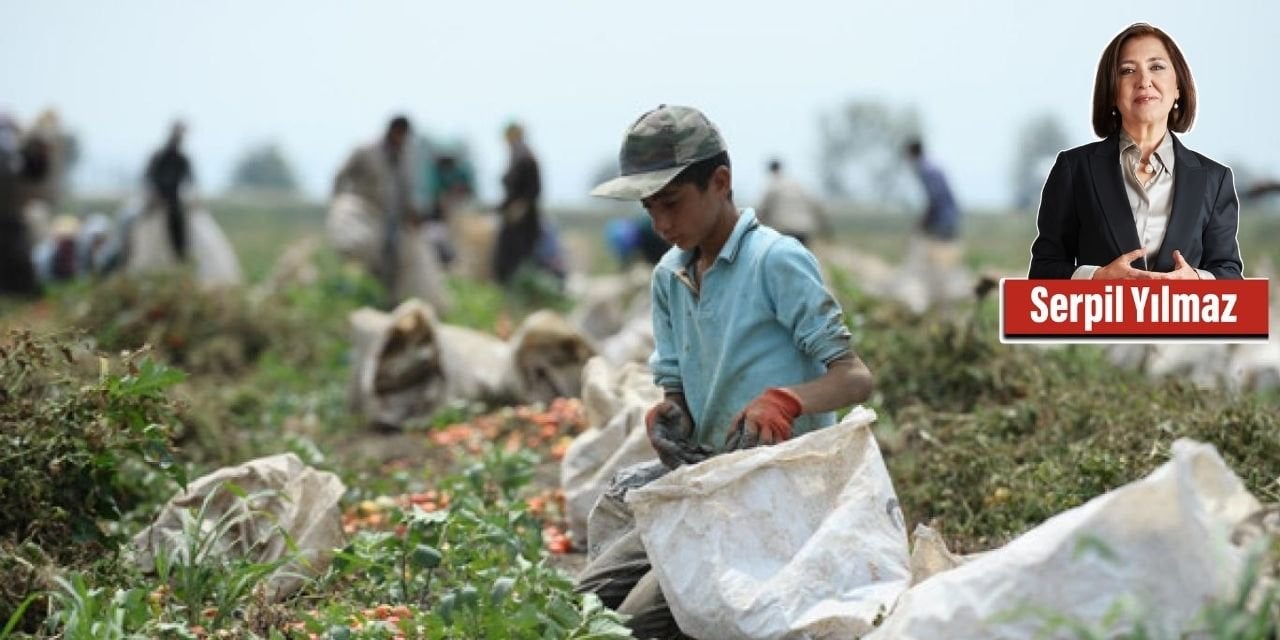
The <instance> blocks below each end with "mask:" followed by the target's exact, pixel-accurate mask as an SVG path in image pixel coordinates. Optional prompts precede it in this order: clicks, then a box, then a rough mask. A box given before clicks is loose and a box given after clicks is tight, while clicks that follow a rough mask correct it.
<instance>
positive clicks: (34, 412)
mask: <svg viewBox="0 0 1280 640" xmlns="http://www.w3.org/2000/svg"><path fill="white" fill-rule="evenodd" d="M182 379H183V374H181V373H180V372H177V371H174V370H172V369H168V368H166V367H163V366H161V365H159V364H157V363H155V362H154V361H153V360H151V359H150V354H149V352H148V351H147V350H145V349H144V350H139V351H135V352H128V353H125V354H123V355H122V356H120V358H119V359H118V361H116V362H114V363H113V362H112V361H111V360H110V359H108V358H107V357H105V356H102V355H96V354H94V353H93V352H92V351H91V350H89V349H88V348H86V347H85V346H84V345H83V344H82V343H80V342H77V341H76V340H75V339H73V338H69V337H67V336H38V335H35V334H33V333H31V332H28V331H21V330H19V331H13V332H10V333H8V334H6V335H4V336H3V337H2V338H0V438H3V440H4V442H5V447H4V453H0V504H4V505H5V509H3V510H0V568H2V569H6V570H7V571H11V573H9V576H11V577H13V578H15V579H12V580H8V581H6V582H5V584H3V585H0V610H4V611H13V610H15V609H16V608H17V606H18V604H19V603H20V602H22V601H23V600H25V599H26V598H27V597H28V594H29V593H30V591H31V590H32V589H40V588H41V587H42V586H43V584H42V583H43V581H44V579H43V578H41V576H42V575H44V574H45V573H47V569H48V567H50V566H75V567H81V568H88V567H90V565H97V564H101V563H102V562H104V559H105V561H107V562H110V561H111V558H112V557H114V556H115V555H116V553H117V549H118V548H119V545H120V543H121V542H122V541H123V536H122V535H121V533H120V531H119V529H118V528H117V527H112V526H109V523H113V522H115V523H118V522H120V521H121V520H123V519H124V518H125V517H126V514H127V513H129V512H130V511H131V510H133V509H135V508H138V507H140V506H141V505H143V504H146V503H149V502H151V501H153V500H155V498H156V496H157V495H160V494H164V493H167V492H169V491H171V490H172V489H171V488H172V487H173V486H175V484H177V485H182V484H185V482H186V472H185V468H184V466H183V465H181V464H178V463H177V462H176V460H175V458H174V451H173V448H172V432H173V424H174V415H175V413H176V411H177V407H176V405H175V404H174V402H173V400H172V399H171V398H170V397H169V395H168V389H169V388H170V387H171V386H172V385H174V384H176V383H177V382H179V381H180V380H182ZM104 523H107V524H106V525H104ZM24 620H25V621H24V623H23V627H24V628H26V629H28V630H30V628H31V625H33V624H34V621H33V620H32V619H31V616H30V610H28V616H27V617H26V618H25V619H24Z"/></svg>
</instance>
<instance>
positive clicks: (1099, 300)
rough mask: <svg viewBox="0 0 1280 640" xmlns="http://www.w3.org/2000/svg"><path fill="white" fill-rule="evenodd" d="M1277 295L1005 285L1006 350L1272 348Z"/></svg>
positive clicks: (1131, 285) (1251, 284)
mask: <svg viewBox="0 0 1280 640" xmlns="http://www.w3.org/2000/svg"><path fill="white" fill-rule="evenodd" d="M1269 292H1270V287H1269V286H1268V282H1267V281H1266V280H1264V279H1247V280H1022V279H1015V278H1005V279H1003V280H1001V281H1000V339H1001V341H1003V342H1023V341H1029V342H1091V341H1097V340H1111V341H1126V342H1134V341H1142V340H1152V341H1163V340H1194V341H1223V342H1265V341H1266V340H1267V337H1268V335H1267V334H1268V329H1269V327H1270V300H1269V299H1268V295H1269Z"/></svg>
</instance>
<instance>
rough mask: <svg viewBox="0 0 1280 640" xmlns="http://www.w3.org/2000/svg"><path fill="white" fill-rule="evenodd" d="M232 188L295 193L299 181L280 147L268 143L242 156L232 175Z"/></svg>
mask: <svg viewBox="0 0 1280 640" xmlns="http://www.w3.org/2000/svg"><path fill="white" fill-rule="evenodd" d="M231 188H232V189H234V190H244V191H277V192H280V193H293V192H295V191H297V189H298V181H297V179H296V178H295V177H294V173H293V169H292V168H291V167H290V166H289V162H288V161H287V160H285V158H284V154H283V153H281V151H280V147H279V146H277V145H275V144H274V143H267V144H262V145H259V146H256V147H253V148H251V149H250V150H249V151H248V152H246V153H245V154H244V156H242V157H241V158H240V161H239V162H238V163H237V164H236V168H235V171H234V172H232V175H231Z"/></svg>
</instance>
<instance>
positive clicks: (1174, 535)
mask: <svg viewBox="0 0 1280 640" xmlns="http://www.w3.org/2000/svg"><path fill="white" fill-rule="evenodd" d="M1259 507H1260V505H1259V503H1258V501H1257V500H1256V499H1254V497H1253V496H1252V495H1250V494H1249V492H1248V491H1247V490H1246V489H1245V488H1244V485H1243V484H1242V483H1241V482H1240V479H1239V478H1237V477H1236V475H1235V474H1234V473H1232V472H1231V470H1230V469H1228V468H1227V466H1226V464H1225V463H1223V461H1222V458H1221V457H1219V456H1218V453H1217V451H1216V450H1214V448H1213V447H1212V446H1210V445H1206V444H1200V443H1196V442H1192V441H1189V440H1179V441H1177V442H1175V443H1174V446H1173V459H1172V460H1170V461H1169V462H1167V463H1165V464H1164V465H1163V466H1161V467H1160V468H1158V469H1156V470H1155V471H1154V472H1152V473H1151V474H1150V475H1149V476H1147V477H1146V478H1144V479H1142V480H1138V481H1136V482H1133V483H1130V484H1128V485H1125V486H1123V487H1121V488H1119V489H1116V490H1114V491H1111V492H1109V493H1106V494H1104V495H1102V496H1099V497H1097V498H1094V499H1093V500H1090V501H1089V502H1088V503H1086V504H1084V505H1083V506H1080V507H1077V508H1075V509H1071V510H1069V511H1066V512H1063V513H1061V514H1059V515H1057V516H1054V517H1053V518H1050V519H1049V520H1047V521H1046V522H1045V523H1044V524H1042V525H1040V526H1038V527H1036V528H1035V529H1032V530H1031V531H1029V532H1027V533H1025V534H1023V535H1022V536H1020V537H1018V538H1017V539H1015V540H1013V541H1012V542H1010V543H1009V544H1007V545H1005V546H1004V547H1001V548H999V549H996V550H994V551H990V552H988V553H985V554H982V555H981V556H980V557H977V558H974V559H973V560H971V561H968V562H966V563H964V564H963V565H961V566H959V567H957V568H955V569H952V570H950V571H944V572H942V573H939V574H937V575H934V576H933V577H931V578H928V579H927V580H924V581H923V582H921V583H920V584H918V585H916V586H915V587H912V588H911V589H910V590H909V591H907V592H906V593H905V594H903V596H902V597H901V598H900V599H899V601H898V604H897V607H896V608H895V609H894V610H893V612H892V613H891V614H890V615H889V616H888V617H887V618H886V619H885V621H884V623H883V624H882V625H881V626H880V628H879V629H877V630H876V632H875V633H873V634H871V635H870V636H868V639H869V640H870V639H875V640H890V639H893V640H926V639H930V640H931V639H933V638H943V637H945V638H956V639H957V640H965V639H974V640H977V639H984V640H987V639H992V640H994V639H1002V638H1008V639H1011V640H1012V639H1014V638H1019V639H1020V638H1033V637H1052V638H1059V637H1063V638H1065V637H1076V636H1075V635H1074V634H1073V633H1071V629H1069V628H1066V627H1060V628H1059V631H1058V632H1057V633H1056V634H1052V633H1051V634H1048V635H1041V632H1043V631H1046V630H1048V629H1050V626H1051V622H1052V621H1053V620H1054V619H1063V620H1068V621H1071V622H1073V623H1076V624H1081V625H1085V626H1086V627H1087V628H1090V629H1098V633H1099V635H1100V636H1101V637H1108V638H1109V637H1117V636H1119V635H1123V630H1124V629H1128V628H1131V627H1132V625H1133V624H1134V623H1135V622H1138V621H1141V623H1142V624H1143V625H1144V626H1145V631H1146V633H1147V634H1149V635H1150V636H1151V637H1156V638H1175V637H1183V635H1182V634H1183V632H1184V631H1186V630H1187V625H1188V624H1190V623H1191V622H1192V621H1193V619H1194V618H1195V616H1196V615H1197V614H1198V612H1199V611H1200V610H1201V609H1202V607H1203V606H1204V605H1205V604H1206V603H1208V602H1210V601H1211V600H1214V599H1221V598H1226V597H1230V596H1231V595H1233V593H1234V590H1235V587H1236V585H1237V583H1238V576H1239V571H1240V568H1241V566H1242V563H1243V561H1244V558H1245V556H1246V555H1247V554H1246V550H1245V549H1244V548H1242V547H1240V546H1236V545H1233V544H1231V541H1230V537H1231V536H1230V534H1231V532H1232V530H1233V528H1235V527H1236V525H1237V524H1238V523H1240V522H1242V521H1244V520H1246V519H1247V518H1248V517H1249V516H1250V515H1251V514H1254V513H1256V512H1257V511H1258V509H1259ZM1117 612H1118V613H1119V614H1120V615H1115V614H1116V613H1117Z"/></svg>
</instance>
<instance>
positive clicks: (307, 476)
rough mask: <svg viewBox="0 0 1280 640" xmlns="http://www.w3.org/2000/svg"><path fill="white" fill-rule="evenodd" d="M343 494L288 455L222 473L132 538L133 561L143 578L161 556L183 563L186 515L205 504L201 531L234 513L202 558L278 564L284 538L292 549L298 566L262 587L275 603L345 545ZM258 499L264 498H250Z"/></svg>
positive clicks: (190, 490) (328, 478)
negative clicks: (230, 523) (231, 523)
mask: <svg viewBox="0 0 1280 640" xmlns="http://www.w3.org/2000/svg"><path fill="white" fill-rule="evenodd" d="M226 483H231V484H233V485H235V486H236V487H239V489H240V490H242V491H243V492H244V494H246V495H247V496H248V498H249V500H248V501H246V500H244V499H242V498H240V497H239V496H237V495H236V494H235V493H234V492H232V491H229V490H227V488H226V487H225V486H224V485H225V484H226ZM345 491H346V487H344V486H343V484H342V481H341V480H339V479H338V477H337V476H336V475H334V474H332V473H329V472H327V471H317V470H315V469H312V468H311V467H308V466H307V465H305V464H303V463H302V460H300V459H299V458H298V456H296V455H294V454H292V453H286V454H280V455H274V456H269V457H266V458H259V459H257V460H252V461H250V462H246V463H245V464H242V465H239V466H235V467H224V468H222V469H219V470H217V471H214V472H213V473H210V474H208V475H206V476H203V477H201V478H199V479H197V480H195V481H193V482H192V483H191V484H190V485H188V486H187V490H186V491H184V492H181V493H179V494H178V495H176V496H174V497H173V498H171V499H170V500H169V502H168V503H166V504H165V506H164V507H163V508H162V509H161V511H160V515H159V516H158V517H157V518H156V520H155V522H154V523H153V524H152V525H151V526H149V527H147V528H146V529H143V530H142V531H141V532H140V533H138V535H136V536H134V538H133V547H134V551H135V554H136V556H135V557H136V560H137V562H138V565H139V567H140V568H141V569H142V570H143V571H144V572H150V571H153V570H154V569H155V560H156V557H157V555H158V554H159V553H161V552H162V550H163V552H164V553H166V554H167V556H168V557H170V558H175V557H182V553H183V551H184V550H185V549H186V548H187V546H188V543H187V540H186V536H185V534H184V530H183V513H184V512H186V513H191V514H193V515H194V514H195V513H198V512H199V510H200V508H201V506H202V505H204V504H205V501H206V499H207V500H208V501H209V502H208V505H209V506H208V508H207V509H206V511H205V514H204V516H205V517H204V519H203V520H202V521H201V522H200V524H199V526H200V529H201V530H202V531H204V532H205V533H206V534H208V533H210V532H212V531H214V530H216V527H217V524H216V523H218V522H219V521H220V520H221V519H222V518H223V516H224V514H232V515H230V516H229V521H234V522H235V524H234V526H232V527H231V528H230V529H229V531H228V533H227V535H225V536H223V537H222V538H219V539H218V540H216V541H215V542H214V544H212V545H211V546H210V550H209V551H208V554H207V556H211V557H240V558H245V559H248V560H251V561H254V562H273V561H276V560H280V559H281V558H284V557H286V555H287V554H289V553H290V550H289V547H288V542H287V540H286V538H285V535H282V534H281V532H284V534H287V535H288V539H289V540H292V542H293V544H294V545H296V548H297V552H298V554H299V557H298V559H296V560H294V561H292V562H290V563H288V564H286V565H285V566H283V567H281V568H280V569H277V570H276V572H275V573H273V574H272V575H271V577H270V578H269V579H268V582H267V598H268V599H269V600H270V601H272V602H278V601H280V600H282V599H284V598H285V597H287V596H289V595H290V594H292V593H293V592H294V591H296V590H297V589H298V588H299V587H301V586H302V583H303V581H304V579H305V577H314V576H316V575H319V574H320V573H322V572H323V571H325V569H326V568H328V566H329V561H330V560H331V559H332V553H333V550H334V549H336V548H339V547H341V546H342V545H343V544H344V536H343V533H342V513H341V511H340V509H339V507H338V500H339V499H340V498H341V497H342V494H343V492H345ZM260 492H267V493H265V495H255V494H260Z"/></svg>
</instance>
